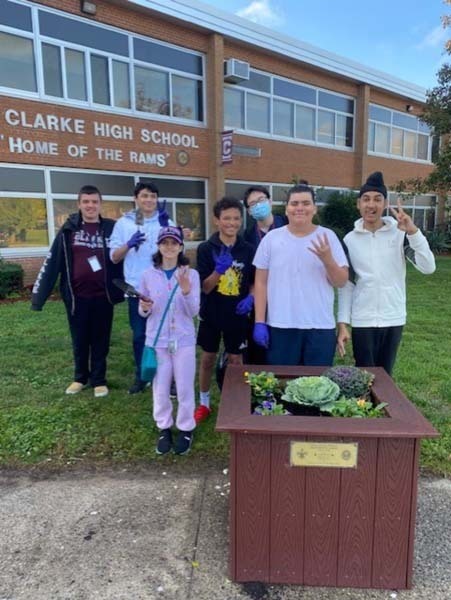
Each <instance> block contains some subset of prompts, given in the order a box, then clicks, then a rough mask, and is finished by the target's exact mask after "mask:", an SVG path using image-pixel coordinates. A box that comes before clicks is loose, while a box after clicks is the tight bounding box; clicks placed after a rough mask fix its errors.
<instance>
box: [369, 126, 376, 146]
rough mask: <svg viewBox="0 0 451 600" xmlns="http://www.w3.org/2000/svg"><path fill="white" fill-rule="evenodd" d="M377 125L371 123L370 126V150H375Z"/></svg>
mask: <svg viewBox="0 0 451 600" xmlns="http://www.w3.org/2000/svg"><path fill="white" fill-rule="evenodd" d="M375 129H376V125H375V124H374V123H370V124H369V126H368V152H374V138H375Z"/></svg>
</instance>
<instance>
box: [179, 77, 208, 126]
mask: <svg viewBox="0 0 451 600" xmlns="http://www.w3.org/2000/svg"><path fill="white" fill-rule="evenodd" d="M171 81H172V115H173V116H174V117H182V118H183V119H193V120H195V121H201V120H202V110H201V107H202V105H201V99H202V95H201V90H202V83H201V82H200V81H197V80H196V79H187V78H186V77H180V76H178V75H173V76H172V80H171Z"/></svg>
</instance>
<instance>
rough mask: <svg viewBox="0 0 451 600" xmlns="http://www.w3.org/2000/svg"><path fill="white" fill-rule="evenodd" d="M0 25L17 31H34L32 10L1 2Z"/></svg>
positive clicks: (6, 0) (5, 0) (4, 1)
mask: <svg viewBox="0 0 451 600" xmlns="http://www.w3.org/2000/svg"><path fill="white" fill-rule="evenodd" d="M0 23H3V25H8V26H9V27H15V28H16V29H24V30H25V31H32V24H31V10H30V9H29V8H28V6H21V5H20V4H16V3H15V2H8V0H0Z"/></svg>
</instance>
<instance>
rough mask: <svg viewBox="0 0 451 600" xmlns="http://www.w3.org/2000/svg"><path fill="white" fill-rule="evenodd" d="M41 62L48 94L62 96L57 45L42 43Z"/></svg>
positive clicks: (59, 55)
mask: <svg viewBox="0 0 451 600" xmlns="http://www.w3.org/2000/svg"><path fill="white" fill-rule="evenodd" d="M42 62H43V63H44V65H43V66H44V87H45V93H46V94H48V95H49V96H58V98H62V96H63V79H62V75H61V52H60V49H59V47H58V46H52V45H51V44H42Z"/></svg>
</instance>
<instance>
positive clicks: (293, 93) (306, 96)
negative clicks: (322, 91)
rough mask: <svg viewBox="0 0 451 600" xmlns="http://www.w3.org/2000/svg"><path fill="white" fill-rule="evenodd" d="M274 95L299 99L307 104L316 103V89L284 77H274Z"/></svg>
mask: <svg viewBox="0 0 451 600" xmlns="http://www.w3.org/2000/svg"><path fill="white" fill-rule="evenodd" d="M274 95H275V96H283V97H284V98H291V99H292V100H299V101H300V102H306V103H307V104H316V90H315V89H313V88H309V87H307V86H305V85H300V84H298V83H291V82H290V81H285V80H283V79H274Z"/></svg>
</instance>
